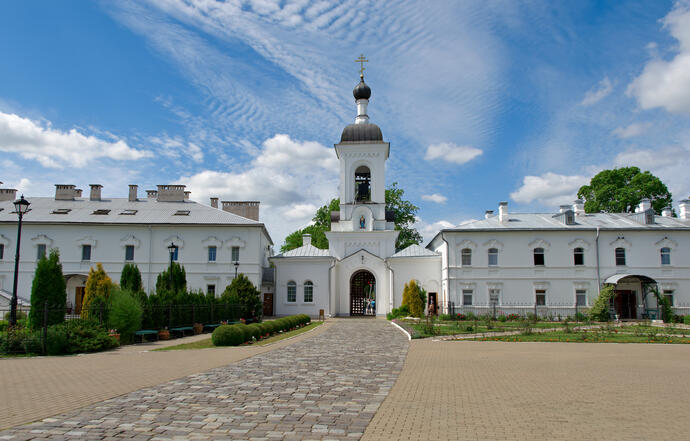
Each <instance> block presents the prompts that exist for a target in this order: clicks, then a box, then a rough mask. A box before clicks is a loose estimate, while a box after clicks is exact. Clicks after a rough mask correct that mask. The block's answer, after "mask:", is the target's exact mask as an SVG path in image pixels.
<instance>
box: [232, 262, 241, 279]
mask: <svg viewBox="0 0 690 441" xmlns="http://www.w3.org/2000/svg"><path fill="white" fill-rule="evenodd" d="M233 266H234V267H235V278H237V268H239V267H240V262H239V261H235V262H233Z"/></svg>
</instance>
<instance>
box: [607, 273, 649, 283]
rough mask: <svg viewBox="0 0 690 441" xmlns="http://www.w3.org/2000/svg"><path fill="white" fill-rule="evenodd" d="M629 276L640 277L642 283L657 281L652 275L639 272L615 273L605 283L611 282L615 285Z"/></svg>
mask: <svg viewBox="0 0 690 441" xmlns="http://www.w3.org/2000/svg"><path fill="white" fill-rule="evenodd" d="M628 277H630V278H633V277H634V278H637V279H640V282H642V283H656V280H654V279H652V278H651V277H648V276H642V275H639V274H614V275H612V276H610V277H608V278H607V279H606V280H605V281H604V283H610V284H612V285H615V284H617V283H618V282H620V281H621V280H623V279H625V278H628Z"/></svg>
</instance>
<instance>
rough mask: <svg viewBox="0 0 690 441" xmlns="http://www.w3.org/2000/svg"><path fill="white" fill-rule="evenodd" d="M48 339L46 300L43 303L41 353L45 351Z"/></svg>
mask: <svg viewBox="0 0 690 441" xmlns="http://www.w3.org/2000/svg"><path fill="white" fill-rule="evenodd" d="M47 340H48V300H46V301H45V303H44V304H43V348H42V349H43V355H46V352H47Z"/></svg>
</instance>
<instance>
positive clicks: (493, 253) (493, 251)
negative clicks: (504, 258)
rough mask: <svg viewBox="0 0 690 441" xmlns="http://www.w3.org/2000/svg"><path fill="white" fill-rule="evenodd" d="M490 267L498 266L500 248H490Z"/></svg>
mask: <svg viewBox="0 0 690 441" xmlns="http://www.w3.org/2000/svg"><path fill="white" fill-rule="evenodd" d="M488 255H489V266H498V248H489V251H488Z"/></svg>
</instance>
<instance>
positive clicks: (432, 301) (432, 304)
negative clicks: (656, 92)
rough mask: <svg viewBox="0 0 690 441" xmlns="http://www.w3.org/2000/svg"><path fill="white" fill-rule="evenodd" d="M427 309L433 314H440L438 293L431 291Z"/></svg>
mask: <svg viewBox="0 0 690 441" xmlns="http://www.w3.org/2000/svg"><path fill="white" fill-rule="evenodd" d="M427 310H428V311H430V313H431V314H432V315H438V301H437V300H436V293H435V292H430V293H429V304H428V305H427Z"/></svg>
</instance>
